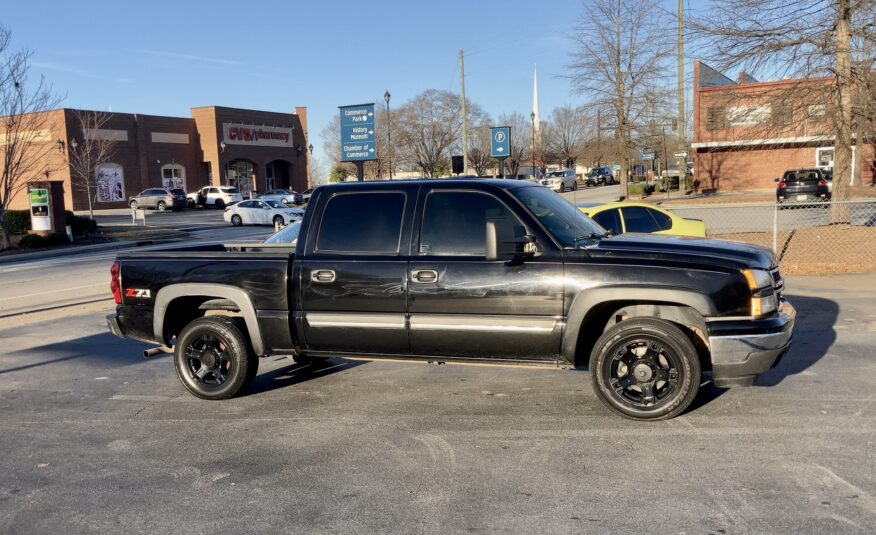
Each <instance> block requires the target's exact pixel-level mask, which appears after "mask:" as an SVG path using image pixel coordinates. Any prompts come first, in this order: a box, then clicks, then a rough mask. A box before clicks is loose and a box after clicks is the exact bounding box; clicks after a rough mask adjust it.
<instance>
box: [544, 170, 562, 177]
mask: <svg viewBox="0 0 876 535" xmlns="http://www.w3.org/2000/svg"><path fill="white" fill-rule="evenodd" d="M547 176H548V178H550V177H552V176H553V177H557V176H558V177H564V176H566V173H565V172H564V171H551V172H550V173H548V174H547Z"/></svg>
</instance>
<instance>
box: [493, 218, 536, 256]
mask: <svg viewBox="0 0 876 535" xmlns="http://www.w3.org/2000/svg"><path fill="white" fill-rule="evenodd" d="M518 228H519V229H520V234H521V236H520V237H519V238H518V237H517V236H516V235H517V232H515V225H514V224H513V223H512V222H511V221H509V220H508V219H488V220H487V225H486V242H485V245H486V248H485V249H486V254H485V256H486V260H487V261H488V262H495V261H497V260H505V261H516V262H520V261H523V260H524V259H526V258H531V257H532V256H534V255H535V253H536V251H537V249H538V247H537V246H536V244H535V239H534V238H533V237H532V236H527V235H522V234H523V232H524V230H523V227H518Z"/></svg>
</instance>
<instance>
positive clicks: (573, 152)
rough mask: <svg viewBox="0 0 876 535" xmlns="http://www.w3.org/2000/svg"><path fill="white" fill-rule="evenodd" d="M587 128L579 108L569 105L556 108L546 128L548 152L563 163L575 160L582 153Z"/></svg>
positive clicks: (545, 137) (545, 136) (545, 135)
mask: <svg viewBox="0 0 876 535" xmlns="http://www.w3.org/2000/svg"><path fill="white" fill-rule="evenodd" d="M586 129H587V124H586V122H585V121H584V120H583V117H582V114H581V112H580V111H578V110H577V109H575V108H573V107H572V106H568V105H566V106H560V107H558V108H554V109H553V110H552V111H551V115H550V118H549V120H548V123H547V128H546V129H545V130H544V139H545V147H546V149H547V153H548V154H550V155H551V156H552V157H553V158H555V159H557V160H559V161H560V162H563V165H565V162H567V161H569V160H571V161H572V162H575V161H576V160H577V159H578V157H579V156H580V154H581V149H582V145H583V143H584V136H585V134H586ZM573 165H574V164H573Z"/></svg>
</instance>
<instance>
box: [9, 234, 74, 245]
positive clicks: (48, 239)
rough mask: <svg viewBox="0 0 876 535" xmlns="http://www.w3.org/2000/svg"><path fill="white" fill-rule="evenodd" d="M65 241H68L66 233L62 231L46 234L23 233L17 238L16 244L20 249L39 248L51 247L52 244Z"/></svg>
mask: <svg viewBox="0 0 876 535" xmlns="http://www.w3.org/2000/svg"><path fill="white" fill-rule="evenodd" d="M66 243H68V241H67V235H66V234H64V233H62V232H55V233H54V234H49V235H48V236H40V235H39V234H25V235H24V236H22V237H21V239H20V240H18V246H19V247H20V248H22V249H40V248H43V247H52V246H54V245H64V244H66Z"/></svg>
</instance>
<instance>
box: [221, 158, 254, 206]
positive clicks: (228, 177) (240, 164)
mask: <svg viewBox="0 0 876 535" xmlns="http://www.w3.org/2000/svg"><path fill="white" fill-rule="evenodd" d="M254 176H255V168H254V167H253V165H252V163H251V162H248V161H246V160H233V161H230V162H228V163H227V164H226V165H225V183H226V184H227V185H229V186H231V187H234V188H237V189H239V190H240V193H241V194H242V195H243V197H244V198H249V196H250V194H251V193H252V190H253V178H254Z"/></svg>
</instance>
